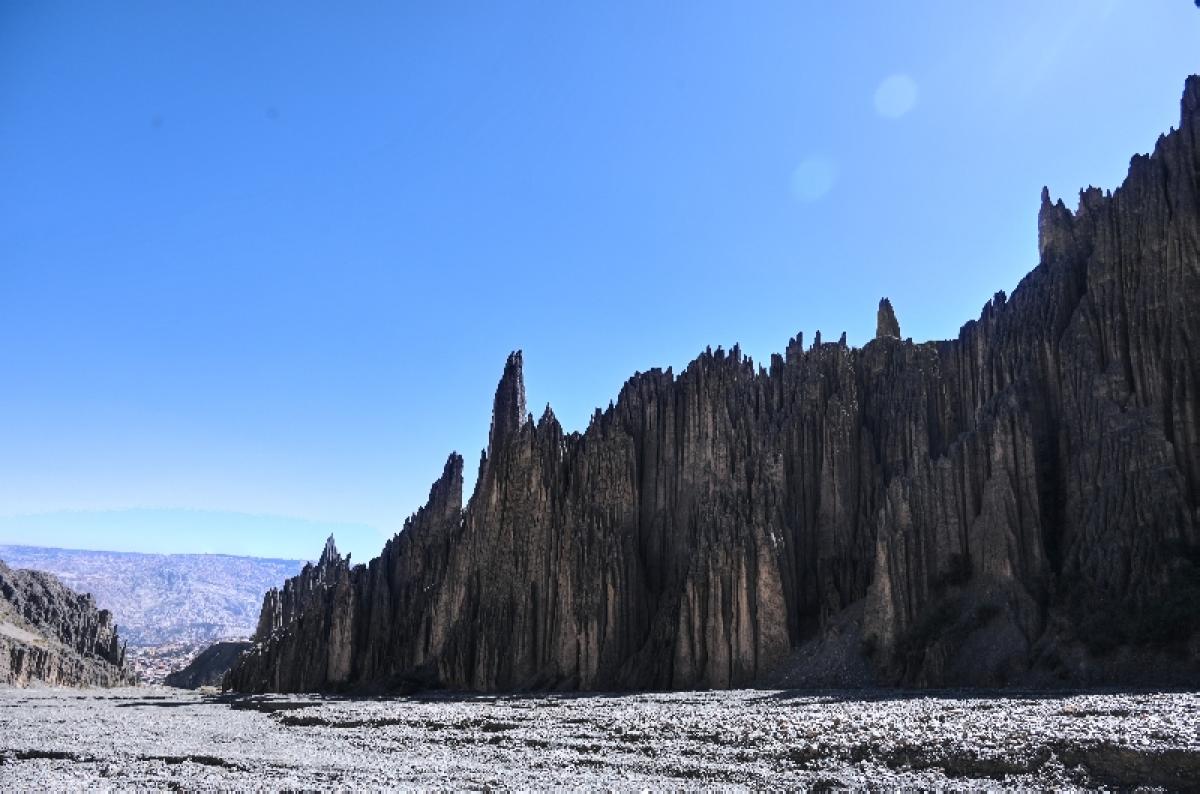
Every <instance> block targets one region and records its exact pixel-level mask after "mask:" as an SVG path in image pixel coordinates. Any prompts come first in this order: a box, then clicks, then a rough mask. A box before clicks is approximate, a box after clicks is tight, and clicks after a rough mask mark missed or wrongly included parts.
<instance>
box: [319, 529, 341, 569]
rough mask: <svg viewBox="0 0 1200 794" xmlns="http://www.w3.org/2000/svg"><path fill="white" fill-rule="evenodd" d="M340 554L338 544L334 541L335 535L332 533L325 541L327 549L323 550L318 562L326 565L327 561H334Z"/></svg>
mask: <svg viewBox="0 0 1200 794" xmlns="http://www.w3.org/2000/svg"><path fill="white" fill-rule="evenodd" d="M339 556H340V555H339V554H338V549H337V544H336V543H334V541H333V535H330V536H329V537H328V538H327V539H326V541H325V550H324V551H322V552H321V560H320V562H319V563H318V564H320V565H324V564H325V563H327V562H333V561H334V560H336V559H337V558H338V557H339Z"/></svg>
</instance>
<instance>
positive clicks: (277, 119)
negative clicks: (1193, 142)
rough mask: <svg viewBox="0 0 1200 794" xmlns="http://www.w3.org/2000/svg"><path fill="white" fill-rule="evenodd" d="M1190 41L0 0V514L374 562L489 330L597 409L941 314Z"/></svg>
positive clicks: (538, 7)
mask: <svg viewBox="0 0 1200 794" xmlns="http://www.w3.org/2000/svg"><path fill="white" fill-rule="evenodd" d="M1196 71H1200V11H1198V10H1197V9H1196V7H1195V6H1194V5H1193V3H1192V2H1190V1H1189V0H1109V1H1108V2H1105V1H1104V0H1094V1H1093V0H1087V1H1083V0H1080V1H1073V0H1062V2H1054V3H1047V2H1044V1H1038V2H1033V1H1032V0H1030V1H1028V2H1026V1H1014V2H1005V3H982V2H979V3H977V2H962V3H954V2H912V3H829V4H817V3H795V2H786V3H765V2H764V3H751V4H732V3H716V2H699V3H695V2H688V3H682V2H680V3H674V2H656V3H598V2H597V3H581V2H580V3H576V2H566V3H562V2H540V3H535V2H514V3H466V2H462V3H459V2H449V3H447V2H437V3H427V4H422V3H350V4H337V5H334V4H328V3H303V2H289V3H278V4H275V3H252V4H246V3H221V2H206V3H172V2H153V3H144V4H139V3H133V2H130V3H120V4H98V3H93V4H84V3H72V4H67V3H62V4H60V3H56V2H38V3H24V2H8V1H7V0H5V1H0V372H2V373H3V375H2V377H0V384H2V388H0V439H3V442H2V443H0V542H23V543H40V544H43V545H71V546H80V545H83V546H91V547H97V548H100V547H107V548H119V549H133V550H136V549H146V550H153V551H168V550H175V551H211V552H230V553H249V554H259V555H264V556H273V557H313V556H315V555H317V554H318V553H319V552H320V548H321V543H322V541H323V539H324V536H325V535H326V534H328V532H329V531H335V532H336V534H337V535H338V538H339V541H340V545H342V546H343V547H344V548H349V549H351V550H353V551H354V553H355V557H356V558H359V559H365V558H367V557H370V556H372V555H374V554H375V553H377V551H378V549H379V547H380V546H381V545H382V542H383V539H384V538H385V537H386V536H387V535H389V534H390V533H393V532H395V531H396V530H397V529H398V528H399V527H400V526H401V524H402V522H403V519H404V517H405V516H406V515H407V514H408V513H410V512H411V511H412V510H414V509H415V508H416V507H417V506H418V505H420V504H421V503H422V502H423V501H424V499H425V496H426V494H427V493H428V488H429V484H430V483H431V482H432V480H433V479H434V478H435V477H436V476H437V475H438V473H439V472H440V471H441V468H442V465H443V463H444V461H445V458H446V455H447V454H448V453H449V452H450V451H451V450H458V451H460V452H461V453H462V454H463V455H464V456H465V457H466V458H467V460H468V470H469V471H471V472H472V473H473V470H474V464H475V461H476V460H477V459H478V455H479V450H480V449H481V448H482V446H483V445H484V444H485V443H486V436H487V428H488V421H489V412H490V406H491V396H492V393H493V391H494V389H495V383H496V380H497V378H498V377H499V375H500V372H501V369H502V366H503V363H504V358H505V356H506V355H507V353H508V352H509V351H510V350H513V349H516V348H523V349H524V351H525V367H526V373H525V374H526V383H527V388H528V394H529V401H530V409H531V410H532V411H533V412H535V413H540V411H541V409H542V407H543V406H544V405H545V403H547V402H549V403H551V404H552V405H553V407H554V410H555V412H556V413H557V414H558V416H559V418H560V419H561V420H562V421H563V423H564V425H565V426H566V427H567V428H568V429H583V427H584V426H585V425H586V422H587V418H588V416H589V415H590V413H591V411H592V409H593V408H594V407H596V406H603V405H607V404H608V401H609V400H610V399H612V398H614V397H615V395H616V393H617V391H618V389H619V388H620V386H621V384H622V383H623V382H624V380H625V379H626V378H627V377H628V376H629V375H631V374H632V373H633V372H634V371H635V370H646V369H648V368H650V367H653V366H667V365H674V366H676V367H677V368H678V367H680V366H682V365H683V364H685V363H686V362H687V361H689V360H690V359H691V358H692V357H694V355H695V354H696V353H697V352H698V351H700V350H702V349H703V348H704V347H705V346H706V345H713V346H716V345H724V346H726V347H728V346H730V345H732V344H733V343H735V342H739V343H741V345H742V347H743V349H745V350H746V351H747V352H748V353H749V354H751V355H753V356H754V357H755V358H756V359H765V358H766V357H767V356H768V355H769V354H770V353H771V352H775V351H780V350H782V348H783V346H784V345H785V343H786V341H787V339H788V337H789V336H792V335H794V334H795V333H796V332H797V331H801V330H803V331H804V332H805V333H806V337H807V338H811V334H812V332H813V331H816V330H818V329H820V330H821V331H823V332H824V334H825V335H826V336H829V337H836V335H837V334H838V333H840V332H841V331H843V330H844V331H846V332H847V333H848V335H849V339H850V341H851V343H852V344H861V343H863V342H865V341H866V340H867V339H869V338H870V335H871V334H872V332H873V330H874V320H875V307H876V303H877V301H878V300H879V298H880V297H881V296H883V295H888V296H890V297H891V299H892V302H893V304H894V305H895V307H896V311H897V314H898V317H899V319H900V323H901V326H902V330H903V332H904V334H905V335H906V336H909V335H910V336H912V337H914V338H915V339H917V340H924V339H930V338H944V337H949V336H953V335H954V334H956V333H957V330H958V328H959V326H960V325H961V323H963V322H965V321H966V320H968V319H970V318H972V317H974V316H976V315H977V314H978V311H979V309H980V307H981V306H982V305H983V303H984V302H985V301H986V300H987V299H988V298H989V297H990V296H991V295H992V293H994V292H995V291H996V290H998V289H1006V290H1010V289H1011V288H1012V287H1013V286H1014V285H1015V284H1016V283H1017V281H1018V280H1019V279H1020V277H1021V276H1022V275H1023V274H1024V273H1025V272H1027V271H1028V270H1029V269H1030V268H1031V267H1032V266H1033V265H1034V264H1035V263H1036V212H1037V207H1038V197H1039V192H1040V190H1041V187H1042V185H1049V187H1050V189H1051V192H1052V193H1053V194H1054V195H1055V196H1062V197H1064V199H1065V200H1066V201H1067V203H1068V204H1069V205H1071V206H1074V204H1075V201H1076V195H1077V191H1078V189H1079V188H1081V187H1083V186H1086V185H1089V184H1094V185H1099V186H1102V187H1105V188H1111V187H1115V186H1116V185H1117V184H1119V182H1120V180H1121V179H1122V177H1123V175H1124V173H1125V171H1126V169H1127V167H1128V162H1129V157H1130V156H1131V155H1132V154H1134V153H1135V152H1144V151H1148V150H1149V149H1150V148H1151V147H1152V146H1153V144H1154V141H1155V139H1156V138H1157V136H1158V135H1159V134H1160V133H1163V132H1165V131H1166V130H1167V129H1168V128H1169V127H1170V126H1171V125H1172V124H1177V123H1178V112H1179V96H1180V91H1181V88H1182V85H1183V79H1184V77H1185V75H1187V74H1188V73H1191V72H1196Z"/></svg>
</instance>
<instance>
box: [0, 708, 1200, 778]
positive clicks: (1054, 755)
mask: <svg viewBox="0 0 1200 794" xmlns="http://www.w3.org/2000/svg"><path fill="white" fill-rule="evenodd" d="M395 785H404V786H413V787H422V788H483V787H487V788H528V787H534V788H545V787H549V786H569V787H589V788H596V787H605V788H645V787H654V788H672V789H679V788H687V789H695V788H712V787H720V788H756V789H761V788H785V787H786V788H801V787H819V788H829V787H862V786H867V785H870V786H873V787H895V786H912V787H920V788H930V787H946V786H951V787H954V788H985V787H986V788H996V787H998V786H1001V785H1004V786H1022V787H1047V786H1053V787H1059V788H1065V787H1098V786H1107V787H1121V788H1129V787H1134V786H1138V785H1147V786H1158V787H1164V788H1170V789H1188V788H1193V789H1195V788H1200V694H1196V693H1091V694H1061V695H1045V694H1027V693H1021V694H1012V693H1006V694H1004V695H1003V696H997V694H996V693H987V694H982V695H975V694H971V693H961V692H947V693H935V694H930V693H923V694H922V695H921V696H911V695H909V694H906V693H900V692H868V693H864V692H843V693H837V692H825V693H811V692H804V693H801V692H771V691H760V690H742V691H736V692H682V693H661V694H660V693H652V694H632V695H614V696H603V695H601V696H596V695H593V696H570V695H530V696H501V697H491V696H486V697H485V696H479V697H476V696H464V697H452V696H443V697H425V698H400V699H365V700H364V699H357V700H348V699H338V698H322V697H310V696H303V697H295V696H269V697H252V698H249V697H240V698H234V697H225V696H221V695H218V694H215V693H210V694H197V693H194V692H185V691H182V690H173V689H167V688H163V687H149V688H138V689H117V690H63V689H28V690H22V689H11V688H0V789H3V790H13V789H35V788H46V787H49V788H54V789H64V788H69V789H79V788H81V787H88V788H99V789H104V788H116V789H127V788H130V787H133V786H137V787H162V788H167V787H170V788H179V787H183V788H188V789H191V788H230V787H234V788H249V787H255V788H269V789H275V788H333V787H368V788H372V787H373V788H378V787H381V786H395Z"/></svg>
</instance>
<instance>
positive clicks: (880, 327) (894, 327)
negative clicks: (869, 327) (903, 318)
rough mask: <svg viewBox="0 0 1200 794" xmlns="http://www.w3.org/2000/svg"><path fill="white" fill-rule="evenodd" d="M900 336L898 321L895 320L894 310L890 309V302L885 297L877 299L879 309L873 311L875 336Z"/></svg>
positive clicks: (881, 337) (877, 337) (897, 337)
mask: <svg viewBox="0 0 1200 794" xmlns="http://www.w3.org/2000/svg"><path fill="white" fill-rule="evenodd" d="M889 336H890V337H894V338H896V339H899V338H900V323H899V321H897V320H896V312H895V311H893V310H892V302H891V301H890V300H888V299H887V298H884V299H883V300H881V301H879V311H878V312H876V313H875V338H876V339H883V338H885V337H889Z"/></svg>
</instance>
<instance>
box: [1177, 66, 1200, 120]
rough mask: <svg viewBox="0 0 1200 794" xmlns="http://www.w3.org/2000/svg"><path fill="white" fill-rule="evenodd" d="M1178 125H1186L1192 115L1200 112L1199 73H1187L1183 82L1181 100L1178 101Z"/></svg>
mask: <svg viewBox="0 0 1200 794" xmlns="http://www.w3.org/2000/svg"><path fill="white" fill-rule="evenodd" d="M1180 111H1181V112H1180V118H1179V126H1180V128H1181V129H1182V128H1183V127H1186V126H1187V125H1188V122H1189V121H1190V120H1191V119H1192V117H1193V116H1195V115H1197V114H1200V74H1193V75H1189V76H1188V78H1187V80H1184V82H1183V101H1182V102H1181V103H1180Z"/></svg>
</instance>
